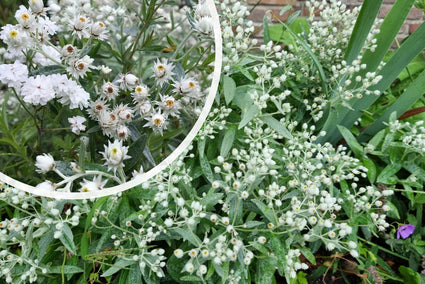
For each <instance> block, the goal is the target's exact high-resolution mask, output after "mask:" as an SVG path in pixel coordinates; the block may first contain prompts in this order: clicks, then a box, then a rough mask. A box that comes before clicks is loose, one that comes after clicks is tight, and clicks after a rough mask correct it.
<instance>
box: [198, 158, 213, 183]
mask: <svg viewBox="0 0 425 284" xmlns="http://www.w3.org/2000/svg"><path fill="white" fill-rule="evenodd" d="M199 162H200V164H201V169H202V173H203V174H204V176H205V178H206V179H207V180H208V181H209V182H210V183H213V182H214V181H215V178H214V174H213V171H212V170H211V165H210V163H209V161H208V159H207V157H206V156H199Z"/></svg>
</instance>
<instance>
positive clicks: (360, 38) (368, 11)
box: [345, 0, 383, 64]
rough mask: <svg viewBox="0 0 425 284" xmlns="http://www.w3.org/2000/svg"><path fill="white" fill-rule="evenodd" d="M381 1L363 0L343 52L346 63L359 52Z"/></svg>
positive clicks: (349, 62) (351, 60)
mask: <svg viewBox="0 0 425 284" xmlns="http://www.w3.org/2000/svg"><path fill="white" fill-rule="evenodd" d="M382 1H383V0H365V1H363V4H362V8H361V10H360V13H359V16H358V17H357V21H356V24H355V26H354V29H353V31H352V33H351V37H350V41H349V42H348V47H347V51H346V53H345V60H346V61H347V63H348V64H351V62H353V60H355V59H356V58H357V57H358V55H359V54H360V51H361V50H362V48H363V46H364V43H365V41H366V38H367V36H368V34H369V31H370V29H371V28H372V26H373V24H374V22H375V18H376V16H377V15H378V12H379V8H380V7H381V5H382Z"/></svg>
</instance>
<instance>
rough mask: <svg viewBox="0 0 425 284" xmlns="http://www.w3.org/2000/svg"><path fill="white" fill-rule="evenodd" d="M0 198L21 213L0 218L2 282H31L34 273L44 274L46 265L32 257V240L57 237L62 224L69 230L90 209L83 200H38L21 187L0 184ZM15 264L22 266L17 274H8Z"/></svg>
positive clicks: (33, 279)
mask: <svg viewBox="0 0 425 284" xmlns="http://www.w3.org/2000/svg"><path fill="white" fill-rule="evenodd" d="M0 199H1V200H2V201H3V202H6V203H8V204H11V205H13V206H15V207H16V208H19V210H20V211H22V213H24V214H22V215H20V216H19V217H14V218H7V217H2V218H1V219H0V248H1V249H3V250H1V251H0V277H1V278H4V280H5V281H6V283H12V279H16V278H18V277H19V278H20V279H21V281H24V282H29V283H33V282H35V281H36V280H37V276H38V274H45V273H47V271H48V266H46V265H45V264H41V263H40V259H37V258H35V259H34V258H33V257H32V254H33V245H32V243H31V242H32V240H33V239H35V238H41V237H42V236H43V235H46V234H52V235H51V237H53V238H55V239H60V238H61V237H62V236H63V234H64V230H65V227H67V230H69V227H75V226H78V224H79V222H80V218H81V216H82V215H83V214H87V213H88V212H90V207H89V206H88V204H87V202H86V201H84V202H80V201H74V202H73V203H74V204H72V203H66V202H64V201H53V200H50V201H48V200H45V199H43V198H42V199H43V200H40V201H39V200H37V199H35V198H34V197H33V196H31V195H28V194H26V193H25V192H24V191H22V190H19V189H15V188H12V187H9V186H7V185H4V184H2V183H0ZM29 235H30V236H31V238H30V239H29V238H28V236H29ZM14 246H18V247H19V248H20V253H17V252H16V251H15V249H14V248H13V247H14ZM43 253H45V252H43ZM15 266H20V267H23V270H22V273H21V274H19V275H14V274H13V273H12V272H13V271H15V270H14V267H15Z"/></svg>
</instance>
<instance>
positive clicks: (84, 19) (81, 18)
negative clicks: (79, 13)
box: [78, 17, 86, 23]
mask: <svg viewBox="0 0 425 284" xmlns="http://www.w3.org/2000/svg"><path fill="white" fill-rule="evenodd" d="M78 20H80V22H83V23H85V22H86V18H83V17H80V18H79V19H78Z"/></svg>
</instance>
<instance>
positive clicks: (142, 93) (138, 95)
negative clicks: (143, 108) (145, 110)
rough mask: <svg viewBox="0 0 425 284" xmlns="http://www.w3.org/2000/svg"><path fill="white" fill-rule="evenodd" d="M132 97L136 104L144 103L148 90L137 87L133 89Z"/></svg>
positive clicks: (140, 86) (144, 87)
mask: <svg viewBox="0 0 425 284" xmlns="http://www.w3.org/2000/svg"><path fill="white" fill-rule="evenodd" d="M132 96H133V99H134V101H135V102H136V103H141V102H144V101H145V100H146V99H147V98H148V97H149V89H148V87H147V86H142V85H139V86H137V87H136V88H135V89H134V92H133V93H132Z"/></svg>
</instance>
